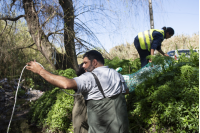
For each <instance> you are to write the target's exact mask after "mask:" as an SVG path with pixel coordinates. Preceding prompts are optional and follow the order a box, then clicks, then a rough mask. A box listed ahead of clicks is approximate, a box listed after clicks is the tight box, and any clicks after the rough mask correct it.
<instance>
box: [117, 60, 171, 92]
mask: <svg viewBox="0 0 200 133" xmlns="http://www.w3.org/2000/svg"><path fill="white" fill-rule="evenodd" d="M168 66H169V65H168V64H166V65H165V67H168ZM116 71H118V72H120V71H122V68H121V67H118V68H117V69H116ZM158 71H159V72H161V71H162V67H161V66H159V65H156V66H152V65H151V64H150V63H148V64H147V65H146V66H144V67H143V68H141V69H140V70H138V71H137V72H135V73H132V74H126V75H122V76H123V77H124V80H125V82H126V84H127V87H128V88H129V92H130V93H131V92H133V91H134V89H135V88H136V86H137V85H139V84H140V83H142V82H144V81H145V80H146V79H147V77H152V76H154V75H155V73H156V72H158ZM142 74H143V76H142V77H143V78H142V79H141V75H142ZM145 74H146V78H144V77H145V76H144V75H145Z"/></svg>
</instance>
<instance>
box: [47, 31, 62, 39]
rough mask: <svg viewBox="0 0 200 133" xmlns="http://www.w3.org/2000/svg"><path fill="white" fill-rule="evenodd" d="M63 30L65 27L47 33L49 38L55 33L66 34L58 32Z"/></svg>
mask: <svg viewBox="0 0 200 133" xmlns="http://www.w3.org/2000/svg"><path fill="white" fill-rule="evenodd" d="M62 30H64V29H61V30H57V31H55V32H49V33H48V34H47V38H49V36H51V35H53V34H64V33H58V32H59V31H62Z"/></svg>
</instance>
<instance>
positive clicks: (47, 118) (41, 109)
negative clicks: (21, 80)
mask: <svg viewBox="0 0 200 133" xmlns="http://www.w3.org/2000/svg"><path fill="white" fill-rule="evenodd" d="M55 73H56V74H59V75H61V76H65V77H67V78H73V77H76V74H75V71H74V70H73V69H66V70H56V71H55ZM65 91H66V92H67V93H69V94H73V93H74V91H73V90H65ZM73 101H74V98H73V97H72V96H70V95H67V94H66V93H64V92H63V91H61V90H60V89H59V88H58V87H55V88H54V89H52V90H49V91H47V92H45V94H44V95H43V96H42V97H40V99H38V100H37V101H35V102H34V103H32V105H31V111H30V112H29V119H30V122H31V123H35V124H37V126H39V127H43V129H44V130H45V131H48V132H60V131H65V132H66V131H67V130H68V128H69V126H70V124H71V119H72V118H71V115H72V114H71V113H72V109H73Z"/></svg>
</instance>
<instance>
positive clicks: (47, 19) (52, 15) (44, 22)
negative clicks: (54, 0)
mask: <svg viewBox="0 0 200 133" xmlns="http://www.w3.org/2000/svg"><path fill="white" fill-rule="evenodd" d="M55 14H56V11H54V13H53V14H52V15H51V16H50V17H49V18H47V20H46V21H45V22H44V23H43V24H42V25H41V26H40V27H41V28H42V27H43V26H44V25H45V24H46V23H47V22H48V21H49V20H50V19H51V18H53V17H54V16H55Z"/></svg>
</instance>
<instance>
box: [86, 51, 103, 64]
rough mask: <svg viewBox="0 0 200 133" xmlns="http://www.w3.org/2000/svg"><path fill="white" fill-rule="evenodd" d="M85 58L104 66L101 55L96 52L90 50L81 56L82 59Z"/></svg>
mask: <svg viewBox="0 0 200 133" xmlns="http://www.w3.org/2000/svg"><path fill="white" fill-rule="evenodd" d="M85 57H87V58H88V59H89V60H90V61H93V60H94V59H96V60H97V61H98V62H100V63H102V64H103V65H104V58H103V56H102V54H101V53H99V52H98V51H96V50H90V51H88V52H86V53H85V54H84V55H83V58H85Z"/></svg>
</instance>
